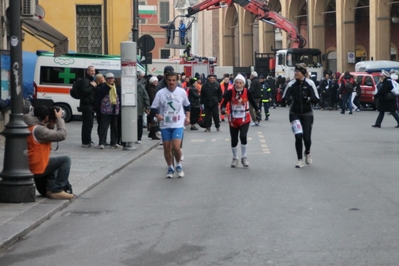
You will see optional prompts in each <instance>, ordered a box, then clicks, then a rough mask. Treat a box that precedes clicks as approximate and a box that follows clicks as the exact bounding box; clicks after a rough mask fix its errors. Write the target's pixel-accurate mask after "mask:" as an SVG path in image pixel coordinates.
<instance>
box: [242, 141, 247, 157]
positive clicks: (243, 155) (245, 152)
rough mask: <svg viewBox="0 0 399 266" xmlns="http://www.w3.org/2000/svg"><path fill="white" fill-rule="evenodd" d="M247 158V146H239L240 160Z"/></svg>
mask: <svg viewBox="0 0 399 266" xmlns="http://www.w3.org/2000/svg"><path fill="white" fill-rule="evenodd" d="M245 157H247V144H245V145H242V144H241V158H245Z"/></svg>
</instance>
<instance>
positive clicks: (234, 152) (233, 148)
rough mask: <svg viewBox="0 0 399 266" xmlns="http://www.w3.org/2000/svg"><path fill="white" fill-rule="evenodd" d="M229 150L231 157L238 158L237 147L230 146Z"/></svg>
mask: <svg viewBox="0 0 399 266" xmlns="http://www.w3.org/2000/svg"><path fill="white" fill-rule="evenodd" d="M231 151H232V152H233V158H234V159H238V157H237V147H231Z"/></svg>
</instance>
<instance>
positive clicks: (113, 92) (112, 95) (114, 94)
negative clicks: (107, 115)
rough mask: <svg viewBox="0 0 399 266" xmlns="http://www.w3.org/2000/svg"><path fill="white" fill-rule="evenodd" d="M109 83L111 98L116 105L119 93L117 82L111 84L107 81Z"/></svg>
mask: <svg viewBox="0 0 399 266" xmlns="http://www.w3.org/2000/svg"><path fill="white" fill-rule="evenodd" d="M107 85H108V87H109V88H110V89H109V100H110V102H111V104H112V105H116V104H117V103H118V102H117V101H116V97H117V94H116V87H115V84H113V85H111V84H108V83H107Z"/></svg>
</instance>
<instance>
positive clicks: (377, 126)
mask: <svg viewBox="0 0 399 266" xmlns="http://www.w3.org/2000/svg"><path fill="white" fill-rule="evenodd" d="M371 126H372V127H376V128H381V126H379V125H371ZM396 127H399V126H396Z"/></svg>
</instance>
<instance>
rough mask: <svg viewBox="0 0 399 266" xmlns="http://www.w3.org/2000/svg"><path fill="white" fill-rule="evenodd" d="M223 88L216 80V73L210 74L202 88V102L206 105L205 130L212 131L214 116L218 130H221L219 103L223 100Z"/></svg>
mask: <svg viewBox="0 0 399 266" xmlns="http://www.w3.org/2000/svg"><path fill="white" fill-rule="evenodd" d="M222 96H223V95H222V89H221V88H220V85H219V83H218V82H217V81H216V75H214V74H209V75H208V81H207V82H206V83H205V84H204V85H202V88H201V104H203V105H204V113H205V124H206V129H205V132H210V131H211V126H212V118H213V122H214V123H215V127H216V130H217V131H220V119H219V103H220V102H221V101H222Z"/></svg>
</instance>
